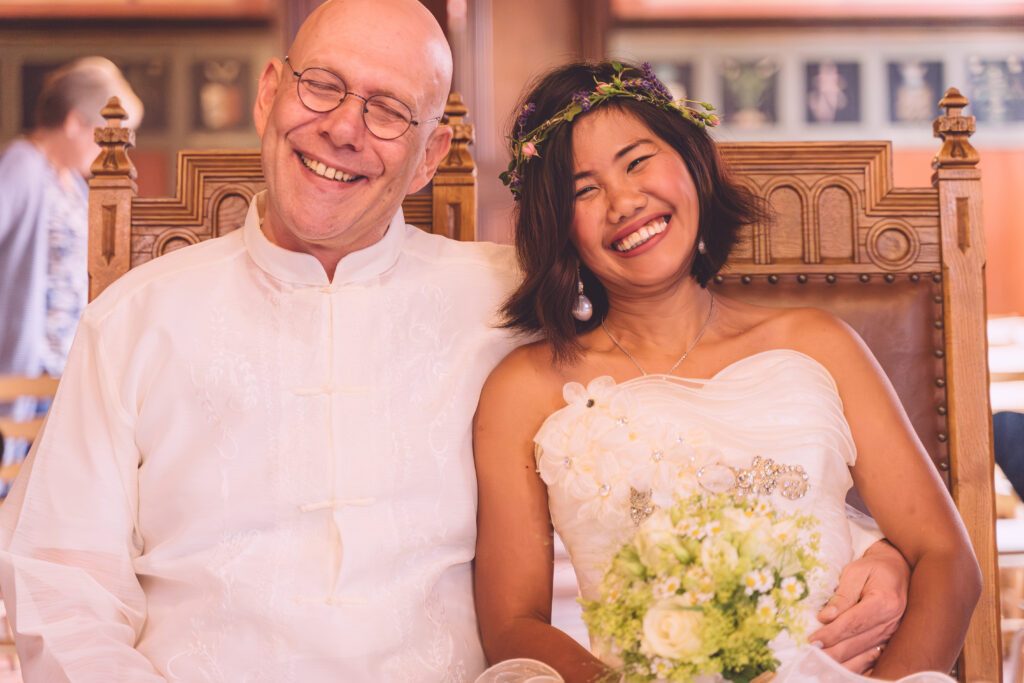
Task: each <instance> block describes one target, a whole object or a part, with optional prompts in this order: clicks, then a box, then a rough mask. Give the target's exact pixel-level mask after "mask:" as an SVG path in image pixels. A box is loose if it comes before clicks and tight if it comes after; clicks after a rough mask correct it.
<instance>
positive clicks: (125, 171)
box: [89, 93, 476, 299]
mask: <svg viewBox="0 0 1024 683" xmlns="http://www.w3.org/2000/svg"><path fill="white" fill-rule="evenodd" d="M102 114H103V117H104V118H105V119H106V120H107V125H106V127H104V128H97V129H96V142H97V143H99V145H100V147H101V152H100V155H99V156H98V157H97V158H96V161H95V162H94V163H93V165H92V172H93V178H92V179H91V180H90V181H89V298H90V299H94V298H96V297H97V296H98V295H99V293H100V292H102V291H103V290H104V289H106V287H107V285H109V284H110V283H111V282H113V281H114V280H116V279H117V278H118V277H120V276H121V275H123V274H125V273H127V272H128V270H129V269H130V268H134V267H136V266H138V265H140V264H142V263H145V262H146V261H149V260H151V259H154V258H156V257H157V256H160V255H162V254H165V253H167V252H169V251H173V250H174V249H180V248H181V247H185V246H188V245H190V244H195V243H197V242H201V241H203V240H206V239H209V238H211V237H218V236H220V235H224V234H226V233H228V232H231V231H232V230H235V229H236V228H239V227H241V225H242V222H243V221H244V220H245V212H246V210H247V209H248V206H249V200H251V199H252V197H253V195H255V194H256V193H257V192H259V191H260V190H262V189H263V188H264V187H265V182H264V180H263V170H262V168H261V167H260V154H259V151H258V150H210V151H198V150H191V151H181V152H179V153H178V176H177V193H176V195H175V196H174V197H155V198H148V197H139V196H138V188H137V187H136V185H135V177H136V172H135V166H134V165H133V164H132V162H131V160H130V159H129V158H128V154H127V150H128V148H129V147H132V146H133V145H134V144H135V132H134V131H133V130H131V129H129V128H123V127H122V126H121V122H122V121H123V120H124V119H125V118H126V114H125V111H124V109H123V108H122V107H121V104H120V102H119V101H118V99H117V98H116V97H112V98H111V99H110V101H109V102H108V103H107V106H106V107H104V108H103V111H102ZM465 116H466V107H465V105H464V104H463V103H462V97H461V96H460V95H459V94H458V93H452V94H451V95H450V96H449V97H448V103H447V105H446V106H445V115H444V120H443V124H446V125H448V126H451V128H452V129H453V132H454V136H453V139H452V146H451V151H450V152H449V153H448V156H447V157H446V158H445V160H444V162H442V164H441V166H440V167H439V168H438V170H437V175H436V176H435V177H434V179H433V181H432V182H431V183H430V185H429V186H428V187H427V188H425V189H424V190H423V191H422V192H418V193H416V194H413V195H409V196H408V197H406V198H405V201H404V202H403V204H402V208H403V209H404V211H405V219H406V220H407V221H408V222H409V223H411V224H413V225H416V226H418V227H420V228H422V229H424V230H426V231H428V232H433V233H438V234H442V235H445V236H447V237H451V238H454V239H459V240H473V239H475V238H476V166H475V165H474V163H473V157H472V155H471V154H470V152H469V145H470V144H471V143H472V142H473V126H472V125H471V124H468V123H466V122H465Z"/></svg>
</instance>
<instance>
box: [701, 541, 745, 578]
mask: <svg viewBox="0 0 1024 683" xmlns="http://www.w3.org/2000/svg"><path fill="white" fill-rule="evenodd" d="M739 561H740V556H739V552H738V551H737V550H736V547H735V546H734V545H733V544H732V543H730V542H729V541H727V540H725V539H723V538H714V537H708V538H705V539H704V540H703V541H701V544H700V564H701V566H702V567H704V568H705V569H707V570H708V571H714V570H715V568H716V567H718V566H719V565H724V566H726V567H728V568H729V569H735V568H736V565H737V564H739Z"/></svg>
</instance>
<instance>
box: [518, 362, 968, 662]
mask: <svg viewBox="0 0 1024 683" xmlns="http://www.w3.org/2000/svg"><path fill="white" fill-rule="evenodd" d="M563 393H564V397H565V400H566V403H567V405H566V406H565V407H564V408H562V409H560V410H558V411H556V412H555V413H554V414H552V415H551V416H550V417H549V418H548V419H547V420H546V421H545V423H544V424H543V425H542V427H541V429H540V431H539V432H538V434H537V436H536V437H535V441H536V444H537V446H538V448H537V465H538V469H539V471H540V475H541V477H542V479H543V480H544V482H545V483H546V484H547V487H548V504H549V508H550V511H551V518H552V521H553V523H554V526H555V530H556V531H557V532H558V534H559V536H560V537H561V538H562V540H563V541H564V543H565V546H566V549H567V550H568V553H569V555H570V557H571V559H572V562H573V567H574V569H575V571H576V575H577V577H578V579H579V584H580V592H581V594H582V596H583V597H584V598H586V599H591V600H592V599H595V598H596V597H597V596H598V595H597V591H598V586H599V584H600V582H601V579H602V578H603V575H604V572H605V571H606V569H607V567H608V564H609V562H610V560H611V558H612V556H613V555H614V554H615V552H617V551H618V549H619V548H620V547H621V546H622V544H623V543H625V542H626V541H627V540H628V539H629V538H631V536H632V534H633V533H634V531H635V529H636V526H635V523H634V520H633V519H632V517H631V505H630V490H631V489H635V490H637V491H647V490H650V491H651V500H652V502H653V503H654V504H656V505H659V506H665V505H669V504H671V502H672V500H673V498H674V497H675V496H677V495H684V496H685V495H687V494H689V493H693V492H696V491H699V490H700V488H699V484H698V478H697V472H698V471H699V470H700V469H701V468H702V467H704V466H708V465H715V464H718V465H726V466H728V467H732V468H737V469H742V468H747V467H749V466H750V464H751V461H752V459H753V457H754V456H755V455H760V456H762V457H764V458H771V459H773V460H775V461H776V462H778V463H780V464H783V465H800V466H801V467H803V469H804V471H805V472H806V473H807V475H808V483H809V487H808V490H807V492H806V494H805V495H803V496H802V497H800V498H798V499H796V500H787V499H785V498H783V497H782V496H780V495H773V496H772V497H771V501H772V502H773V503H774V504H775V506H776V507H777V508H778V509H779V510H780V511H782V512H799V513H801V514H810V515H813V516H815V517H817V519H818V520H819V522H820V524H819V528H818V531H819V533H820V535H821V543H820V549H821V553H820V557H821V559H822V560H823V564H824V565H825V569H824V570H823V571H821V572H819V573H818V574H817V576H816V577H814V579H813V580H812V582H811V585H810V586H809V588H810V595H809V598H808V599H807V601H806V609H805V612H804V620H803V621H804V626H805V630H806V632H807V633H810V632H811V631H813V630H814V629H816V628H817V627H818V626H819V624H818V622H817V620H816V618H815V614H816V613H817V611H818V609H820V607H821V606H822V605H823V604H824V603H825V601H826V600H827V599H828V597H829V596H830V595H831V594H832V592H833V590H834V588H835V586H836V584H837V583H838V578H839V574H840V571H841V569H842V568H843V567H844V566H845V565H846V564H847V563H848V562H849V561H850V560H851V559H852V558H853V557H854V554H853V550H854V548H853V543H854V538H855V537H860V538H863V534H860V535H859V536H857V535H855V534H851V522H850V521H849V520H848V518H847V506H846V504H845V498H846V493H847V491H848V490H849V488H850V487H851V486H852V485H853V481H852V478H851V476H850V472H849V467H850V466H851V465H853V464H854V462H855V460H856V451H855V447H854V443H853V438H852V435H851V434H850V429H849V426H848V425H847V423H846V419H845V417H844V415H843V406H842V402H841V399H840V397H839V394H838V392H837V390H836V386H835V382H834V380H833V379H832V376H831V375H830V374H829V373H828V371H827V370H826V369H825V368H824V367H823V366H822V365H821V364H820V363H818V362H817V361H816V360H814V359H812V358H810V357H809V356H806V355H804V354H802V353H799V352H797V351H792V350H787V349H776V350H771V351H766V352H763V353H759V354H755V355H753V356H750V357H747V358H744V359H742V360H740V361H737V362H736V363H733V364H732V365H730V366H728V367H726V368H725V369H723V370H722V371H721V372H719V373H718V374H717V375H715V376H714V377H712V378H710V379H708V380H693V379H685V378H679V377H674V376H673V377H667V376H664V375H648V376H646V377H638V378H636V379H633V380H629V381H626V382H623V383H621V384H617V383H616V382H615V381H614V380H613V379H612V378H610V377H599V378H597V379H595V380H593V381H591V382H590V383H589V384H588V385H587V386H586V387H584V386H583V385H581V384H578V383H569V384H567V385H566V386H565V388H564V391H563ZM719 470H720V471H721V468H719ZM781 636H782V637H780V638H779V639H777V641H776V642H775V643H774V646H775V648H774V649H775V651H776V654H777V655H778V656H779V658H780V661H781V662H782V664H783V665H784V666H785V667H790V668H788V669H786V671H787V672H789V671H793V672H796V673H786V674H785V675H787V676H791V678H789V679H786V680H793V681H795V680H798V679H799V675H802V673H803V672H804V669H803V668H801V667H804V666H806V667H816V668H815V669H814V670H815V671H819V670H820V671H821V672H823V674H822V675H825V674H826V673H827V674H828V675H830V676H839V675H841V673H842V671H845V670H842V669H841V668H840V670H839V671H836V670H835V669H834V668H828V663H827V662H824V661H823V660H822V659H821V658H820V657H819V656H818V654H820V652H819V651H817V650H816V649H815V648H810V647H800V646H798V645H797V643H796V642H795V641H794V640H793V639H791V638H789V634H788V633H784V634H781ZM592 648H593V651H594V653H595V655H597V656H598V657H600V658H601V659H602V660H604V661H605V662H607V663H608V664H610V665H612V666H615V665H616V664H618V662H617V660H616V658H615V657H613V656H611V654H610V653H609V652H608V648H607V644H606V643H602V642H599V641H597V640H593V641H592ZM816 652H817V653H818V654H815V653H816ZM825 659H828V658H827V657H825ZM780 675H781V674H780ZM851 676H852V674H851ZM928 676H933V678H911V679H907V680H913V681H931V680H948V679H945V678H942V677H941V676H940V677H939V678H934V676H935V675H933V674H928ZM803 680H807V679H806V678H805V679H803ZM834 680H836V681H856V680H861V679H860V678H858V677H851V678H845V679H844V678H835V679H834Z"/></svg>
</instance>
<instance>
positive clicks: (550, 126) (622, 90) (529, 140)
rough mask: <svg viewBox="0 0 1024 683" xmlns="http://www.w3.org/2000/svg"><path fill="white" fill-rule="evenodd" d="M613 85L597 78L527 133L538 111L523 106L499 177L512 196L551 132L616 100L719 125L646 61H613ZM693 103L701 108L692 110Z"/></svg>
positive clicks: (702, 123) (696, 122)
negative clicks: (627, 63)
mask: <svg viewBox="0 0 1024 683" xmlns="http://www.w3.org/2000/svg"><path fill="white" fill-rule="evenodd" d="M612 69H614V70H615V73H614V74H613V75H612V78H611V82H610V83H608V82H605V81H599V80H597V77H596V76H595V77H594V83H595V86H594V89H593V90H591V91H587V90H580V91H579V92H576V93H574V94H573V96H572V99H571V100H570V101H569V104H567V105H566V106H565V107H564V108H562V109H561V110H560V111H558V112H557V113H555V115H554V116H552V117H551V118H549V119H548V120H547V121H545V122H544V123H542V124H540V125H539V126H537V127H536V128H534V129H533V130H531V131H529V132H526V131H525V130H524V129H525V128H526V121H527V119H529V118H530V115H531V114H533V112H534V111H535V110H536V108H537V106H536V105H535V104H534V103H533V102H528V103H527V104H525V105H523V108H522V110H521V111H520V112H519V117H518V119H516V136H515V137H513V138H512V139H511V143H512V161H511V162H509V165H508V170H507V171H505V172H504V173H502V174H500V175H499V176H498V177H499V178H501V182H502V183H504V184H505V185H507V186H508V189H509V190H510V191H511V192H512V196H513V197H515V198H516V199H519V192H520V189H521V186H522V180H523V167H524V166H525V165H526V162H528V161H529V160H530V159H532V158H533V157H539V156H540V152H539V151H538V150H537V147H538V146H539V145H540V144H541V143H542V142H544V140H546V139H547V137H548V135H549V134H550V133H551V131H552V130H554V129H555V128H557V127H558V126H559V125H561V124H562V123H571V122H572V120H573V119H574V118H576V116H578V115H579V114H582V113H584V112H588V111H590V110H591V109H592V108H593V107H594V106H595V105H598V104H602V103H604V102H607V101H608V100H610V99H612V98H615V97H625V98H628V99H632V100H637V101H639V102H647V103H648V104H653V105H654V106H656V107H659V108H660V109H664V110H665V111H673V112H676V113H678V114H679V115H681V116H682V117H683V118H684V119H686V120H687V121H689V122H690V123H692V124H693V125H695V126H697V127H698V128H704V127H705V126H717V125H718V124H719V118H718V116H717V115H716V114H714V113H712V112H714V110H715V108H714V107H713V106H711V104H709V103H707V102H700V101H698V100H685V99H682V100H676V99H673V98H672V94H671V93H670V92H669V91H668V88H666V87H665V85H664V84H663V83H662V82H661V81H660V80H658V77H657V76H656V75H655V74H654V69H652V68H651V65H650V64H649V63H647V62H644V63H643V64H642V65H641V66H640V68H639V69H635V68H633V67H624V66H623V65H622V64H621V63H619V62H612ZM630 71H633V72H638V73H639V76H636V77H632V78H627V77H624V75H625V74H626V73H627V72H630ZM691 104H695V105H698V107H699V108H698V107H691V106H690V105H691Z"/></svg>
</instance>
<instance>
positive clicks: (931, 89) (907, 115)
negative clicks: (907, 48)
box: [888, 59, 945, 123]
mask: <svg viewBox="0 0 1024 683" xmlns="http://www.w3.org/2000/svg"><path fill="white" fill-rule="evenodd" d="M888 73H889V120H890V121H892V122H893V123H929V122H931V121H932V119H934V118H935V117H936V116H938V115H939V114H940V113H941V112H940V111H939V99H941V98H942V93H943V90H944V88H943V86H944V83H943V81H944V80H945V79H944V77H943V69H942V62H940V61H926V60H923V59H903V60H892V61H890V62H889V63H888Z"/></svg>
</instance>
